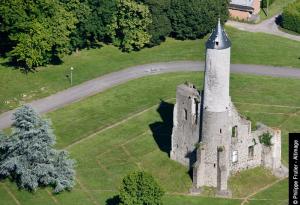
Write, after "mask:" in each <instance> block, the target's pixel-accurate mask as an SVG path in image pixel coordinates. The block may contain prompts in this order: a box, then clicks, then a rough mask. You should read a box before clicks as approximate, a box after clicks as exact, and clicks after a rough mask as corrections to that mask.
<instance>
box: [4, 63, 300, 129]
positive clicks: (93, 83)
mask: <svg viewBox="0 0 300 205" xmlns="http://www.w3.org/2000/svg"><path fill="white" fill-rule="evenodd" d="M203 70H204V63H203V62H197V61H175V62H165V63H154V64H147V65H140V66H134V67H130V68H127V69H124V70H121V71H118V72H113V73H110V74H107V75H104V76H101V77H99V78H96V79H93V80H90V81H87V82H85V83H82V84H80V85H77V86H74V87H71V88H69V89H66V90H63V91H60V92H58V93H56V94H53V95H51V96H48V97H45V98H42V99H39V100H35V101H33V102H31V103H28V104H29V105H31V106H32V107H33V108H34V109H35V110H36V111H38V112H39V113H41V114H43V113H46V112H49V111H51V110H55V109H57V108H61V107H64V106H65V105H67V104H70V103H72V102H75V101H79V100H81V99H84V98H86V97H88V96H91V95H94V94H96V93H99V92H102V91H104V90H106V89H108V88H111V87H114V86H116V85H119V84H122V83H125V82H127V81H130V80H133V79H137V78H140V77H143V76H149V75H155V74H161V73H170V72H179V71H203ZM231 72H234V73H247V74H256V75H268V76H275V77H287V78H300V69H296V68H287V67H273V66H261V65H241V64H232V65H231ZM14 111H15V110H12V111H8V112H5V113H2V114H1V115H0V130H1V129H5V128H7V127H9V126H10V125H11V117H12V113H13V112H14Z"/></svg>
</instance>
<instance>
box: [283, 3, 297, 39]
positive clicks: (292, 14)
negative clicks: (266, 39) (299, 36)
mask: <svg viewBox="0 0 300 205" xmlns="http://www.w3.org/2000/svg"><path fill="white" fill-rule="evenodd" d="M282 27H283V28H285V29H288V30H291V31H295V32H297V33H300V0H297V1H295V2H294V3H291V4H289V5H288V6H287V7H285V8H284V10H283V13H282Z"/></svg>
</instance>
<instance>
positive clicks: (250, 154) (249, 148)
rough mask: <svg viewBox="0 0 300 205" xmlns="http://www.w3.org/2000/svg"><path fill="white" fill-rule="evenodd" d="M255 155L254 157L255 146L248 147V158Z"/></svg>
mask: <svg viewBox="0 0 300 205" xmlns="http://www.w3.org/2000/svg"><path fill="white" fill-rule="evenodd" d="M253 157H254V146H253V145H252V146H250V147H248V158H249V159H253Z"/></svg>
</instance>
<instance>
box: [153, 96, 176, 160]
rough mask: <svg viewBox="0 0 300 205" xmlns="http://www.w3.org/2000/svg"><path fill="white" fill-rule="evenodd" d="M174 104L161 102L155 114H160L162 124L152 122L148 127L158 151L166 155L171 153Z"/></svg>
mask: <svg viewBox="0 0 300 205" xmlns="http://www.w3.org/2000/svg"><path fill="white" fill-rule="evenodd" d="M173 109H174V104H172V103H168V102H165V101H163V100H161V102H160V104H159V107H158V108H157V112H158V113H159V114H160V117H161V119H162V122H154V123H152V124H150V125H149V127H150V129H151V131H152V134H153V138H154V140H155V142H156V143H157V145H158V146H159V148H160V150H161V151H163V152H166V153H167V154H168V155H169V154H170V151H171V136H172V128H173Z"/></svg>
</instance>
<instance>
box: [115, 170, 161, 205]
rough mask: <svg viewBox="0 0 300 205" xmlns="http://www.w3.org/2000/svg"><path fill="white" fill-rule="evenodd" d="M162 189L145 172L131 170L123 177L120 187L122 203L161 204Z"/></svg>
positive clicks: (126, 204) (138, 204)
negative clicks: (131, 171)
mask: <svg viewBox="0 0 300 205" xmlns="http://www.w3.org/2000/svg"><path fill="white" fill-rule="evenodd" d="M163 195H164V191H163V190H162V188H161V187H160V186H159V184H158V183H157V182H156V181H155V180H154V178H153V177H152V176H151V175H150V174H148V173H146V172H133V173H131V174H128V175H127V176H126V177H124V179H123V181H122V185H121V188H120V195H119V199H120V203H119V204H123V205H145V204H147V205H161V204H162V197H163Z"/></svg>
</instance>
